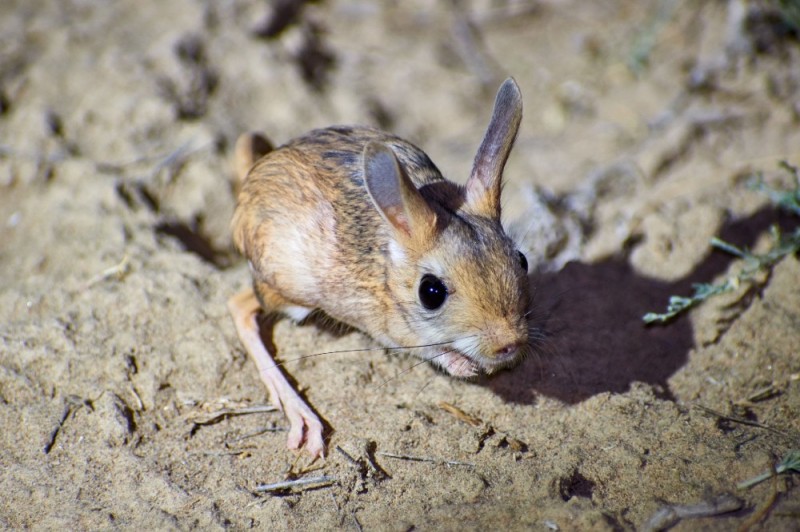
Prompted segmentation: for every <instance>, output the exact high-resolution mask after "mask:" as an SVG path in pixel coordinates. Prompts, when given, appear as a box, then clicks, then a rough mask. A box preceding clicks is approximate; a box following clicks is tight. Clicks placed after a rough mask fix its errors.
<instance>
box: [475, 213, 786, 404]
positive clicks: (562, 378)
mask: <svg viewBox="0 0 800 532" xmlns="http://www.w3.org/2000/svg"><path fill="white" fill-rule="evenodd" d="M773 224H777V225H778V226H779V227H782V228H783V230H787V228H790V227H792V226H793V225H796V224H797V222H796V219H791V220H790V219H789V217H788V216H784V215H781V214H779V213H777V212H776V211H775V210H774V209H765V210H762V211H759V212H757V213H756V214H754V215H753V216H751V217H749V218H746V219H741V220H737V221H733V222H729V223H727V224H725V226H724V227H723V229H722V231H721V233H720V238H722V239H723V240H725V241H727V242H730V243H732V244H734V245H736V246H739V247H749V246H751V245H752V244H753V243H754V241H755V239H756V238H757V237H758V236H759V235H760V234H763V232H764V231H766V230H767V229H768V228H769V227H770V226H771V225H773ZM732 260H733V257H731V255H728V254H726V253H723V252H721V251H716V250H714V251H711V252H710V253H709V254H708V256H707V257H706V259H705V260H704V261H703V262H702V263H701V264H699V265H698V266H697V268H695V270H694V271H692V272H691V273H690V274H689V275H688V276H687V277H686V278H684V279H681V280H679V281H677V282H672V283H670V282H662V281H657V280H654V279H648V278H646V277H642V276H640V275H638V274H637V273H636V272H634V271H633V269H632V268H631V267H630V265H629V264H628V262H627V260H625V259H612V260H607V261H604V262H599V263H595V264H581V263H571V264H568V265H567V266H566V267H565V268H563V269H562V270H561V271H560V272H558V273H555V274H550V275H546V276H540V277H538V278H533V279H532V284H533V290H534V299H535V301H536V302H537V303H536V309H535V311H536V313H537V314H538V315H539V316H540V317H543V319H545V318H546V322H545V323H544V324H543V325H544V327H545V331H546V338H545V340H544V341H543V342H542V343H541V345H540V347H539V349H538V351H537V353H536V355H535V356H531V357H528V358H527V359H526V360H525V361H523V363H522V364H520V365H519V366H518V367H516V368H514V369H512V370H510V371H505V372H503V373H500V374H498V375H497V376H494V377H489V378H484V379H482V380H480V381H479V384H481V385H483V386H486V387H488V388H490V389H491V390H493V391H494V392H495V393H497V394H498V395H500V396H501V397H503V398H504V399H505V400H507V401H509V402H514V403H520V404H532V403H534V402H535V401H536V398H537V396H539V395H545V396H549V397H553V398H556V399H559V400H561V401H564V402H567V403H570V404H575V403H578V402H580V401H583V400H584V399H587V398H589V397H591V396H593V395H596V394H599V393H603V392H614V393H618V392H624V391H626V390H628V389H629V388H630V386H631V384H632V383H633V382H635V381H639V382H644V383H649V384H653V385H657V386H658V388H659V389H660V390H662V391H663V394H664V395H665V396H667V397H670V396H671V394H670V391H669V387H668V385H667V381H668V379H669V378H670V376H672V375H673V374H674V373H675V372H676V371H677V370H679V369H680V368H681V367H682V366H683V365H684V364H686V362H687V360H688V356H689V352H690V350H691V349H692V348H693V347H694V334H693V330H692V325H691V322H690V321H689V320H688V319H687V317H686V316H685V315H684V316H679V317H678V318H677V319H675V320H674V321H672V322H670V323H669V324H668V325H650V326H646V325H645V324H644V322H643V321H642V316H643V315H644V314H645V313H647V312H650V311H655V312H664V309H665V308H666V304H667V301H668V299H669V296H671V295H689V294H691V293H692V284H693V283H700V282H711V281H712V280H713V278H714V277H715V276H716V275H718V274H719V273H721V272H723V271H725V269H726V268H727V267H728V265H729V264H730V262H731V261H732Z"/></svg>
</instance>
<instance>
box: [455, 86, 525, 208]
mask: <svg viewBox="0 0 800 532" xmlns="http://www.w3.org/2000/svg"><path fill="white" fill-rule="evenodd" d="M521 120H522V94H521V93H520V91H519V87H518V86H517V82H516V81H514V79H513V78H508V79H507V80H505V81H504V82H503V84H502V85H501V86H500V90H498V91H497V97H496V98H495V101H494V110H493V111H492V119H491V120H490V121H489V127H488V128H487V129H486V134H485V135H484V137H483V142H481V146H480V148H478V153H477V155H475V162H474V163H473V165H472V173H471V174H470V176H469V180H468V181H467V185H466V188H467V199H466V203H467V208H468V209H469V210H470V211H472V212H474V213H476V214H481V215H484V216H490V217H493V218H500V191H501V189H502V180H503V168H504V167H505V165H506V161H507V160H508V155H509V154H510V153H511V147H512V146H513V145H514V140H516V138H517V130H518V129H519V123H520V121H521Z"/></svg>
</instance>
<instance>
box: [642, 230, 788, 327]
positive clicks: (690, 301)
mask: <svg viewBox="0 0 800 532" xmlns="http://www.w3.org/2000/svg"><path fill="white" fill-rule="evenodd" d="M771 232H772V235H773V238H774V239H775V244H774V245H773V246H772V248H771V249H770V250H769V251H768V252H766V253H764V254H763V255H756V254H755V253H752V252H750V251H748V250H746V249H740V248H737V247H736V246H734V245H733V244H731V243H729V242H725V241H724V240H720V239H719V238H716V237H715V238H712V239H711V245H712V246H714V247H715V248H717V249H720V250H722V251H725V252H727V253H730V254H731V255H735V256H737V257H739V258H741V259H744V261H745V266H744V267H743V268H742V269H741V271H740V272H739V273H738V274H736V275H732V276H731V277H728V278H727V279H725V280H724V281H722V282H720V283H716V284H712V283H696V284H693V285H692V288H694V294H692V295H691V296H689V297H682V296H670V298H669V304H668V305H667V311H666V312H664V313H662V314H658V313H655V312H648V313H647V314H645V315H644V316H643V317H642V319H643V320H644V322H645V323H665V322H667V321H669V320H671V319H672V318H674V317H675V316H677V315H678V314H680V313H681V312H684V311H685V310H688V309H690V308H692V307H694V306H695V305H697V304H698V303H701V302H702V301H705V300H706V299H708V298H710V297H712V296H716V295H719V294H724V293H726V292H731V291H733V290H736V289H737V288H739V286H740V285H741V284H742V283H743V282H746V281H749V280H751V279H753V278H754V277H755V276H756V275H758V274H759V273H760V272H762V271H764V270H767V269H769V268H770V267H772V266H773V265H775V264H776V263H777V262H778V261H780V260H781V259H782V258H783V257H785V256H787V255H791V254H793V253H797V252H798V251H800V228H798V229H797V230H795V231H794V233H792V234H790V235H781V234H780V231H779V230H778V228H777V226H772V228H771Z"/></svg>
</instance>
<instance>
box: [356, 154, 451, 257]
mask: <svg viewBox="0 0 800 532" xmlns="http://www.w3.org/2000/svg"><path fill="white" fill-rule="evenodd" d="M364 182H365V184H366V187H367V192H368V193H369V197H370V199H372V202H373V203H374V204H375V207H376V208H377V209H378V212H379V213H380V214H381V216H382V217H383V219H384V220H386V221H387V222H389V225H391V226H392V228H394V230H395V232H396V234H398V236H399V237H400V238H401V239H403V240H406V241H408V240H417V239H425V238H427V237H429V236H430V235H431V233H432V232H433V230H434V228H435V227H436V213H435V212H434V211H433V209H431V207H430V206H429V205H428V203H427V202H426V201H425V198H423V197H422V194H420V193H419V190H417V188H416V187H415V186H414V183H412V182H411V179H409V177H408V174H406V172H405V170H403V168H402V167H401V166H400V163H399V162H398V160H397V157H396V156H395V154H394V152H393V151H392V149H391V148H389V146H387V145H386V144H383V143H380V142H370V143H369V144H367V146H366V147H365V148H364Z"/></svg>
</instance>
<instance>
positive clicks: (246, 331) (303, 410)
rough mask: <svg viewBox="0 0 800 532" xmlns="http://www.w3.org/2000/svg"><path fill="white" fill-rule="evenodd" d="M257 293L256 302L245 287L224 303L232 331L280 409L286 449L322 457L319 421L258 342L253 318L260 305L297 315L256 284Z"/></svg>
mask: <svg viewBox="0 0 800 532" xmlns="http://www.w3.org/2000/svg"><path fill="white" fill-rule="evenodd" d="M258 292H259V298H260V299H261V302H260V303H259V298H257V297H256V295H255V293H254V291H253V289H252V288H248V289H247V290H244V291H242V292H240V293H238V294H236V295H235V296H233V297H232V298H230V299H229V300H228V309H229V310H230V312H231V315H232V316H233V322H234V324H235V325H236V332H237V333H238V334H239V339H240V340H241V341H242V344H244V347H245V349H246V350H247V352H248V353H249V355H250V358H252V359H253V361H254V362H255V363H256V367H257V368H258V374H259V376H260V377H261V380H262V381H263V382H264V384H265V385H266V386H267V389H268V390H269V395H270V399H271V400H272V403H273V404H274V405H275V406H277V407H278V408H280V409H281V410H283V412H284V413H285V414H286V417H287V418H288V419H289V438H288V441H287V446H288V447H289V448H290V449H300V448H301V447H303V446H305V448H306V450H307V451H308V452H309V453H310V454H311V456H312V457H313V458H316V457H318V456H324V454H325V443H324V441H323V438H322V430H323V427H322V422H321V421H320V420H319V417H317V415H316V414H315V413H314V411H313V410H311V407H310V406H308V404H307V403H306V402H305V401H304V400H303V399H302V398H301V397H300V396H299V395H298V393H297V392H296V391H295V389H294V388H293V387H292V385H291V384H290V383H289V381H288V380H286V377H285V376H284V375H283V373H282V372H281V370H280V368H279V367H278V365H277V364H276V363H275V359H274V358H273V355H272V354H271V353H270V352H269V350H268V349H267V346H265V345H264V342H262V341H261V336H260V334H259V328H258V322H257V317H258V313H259V311H260V310H261V308H262V304H263V306H264V307H265V310H266V311H268V312H269V311H270V310H279V309H283V308H285V307H289V308H293V309H295V312H298V311H299V309H298V307H290V306H289V305H288V302H287V301H286V300H284V299H283V298H282V297H281V296H280V295H279V294H277V293H276V292H275V291H274V290H272V289H271V288H269V287H268V286H266V285H264V284H259V286H258ZM271 327H272V325H270V328H271ZM270 336H271V332H270Z"/></svg>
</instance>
